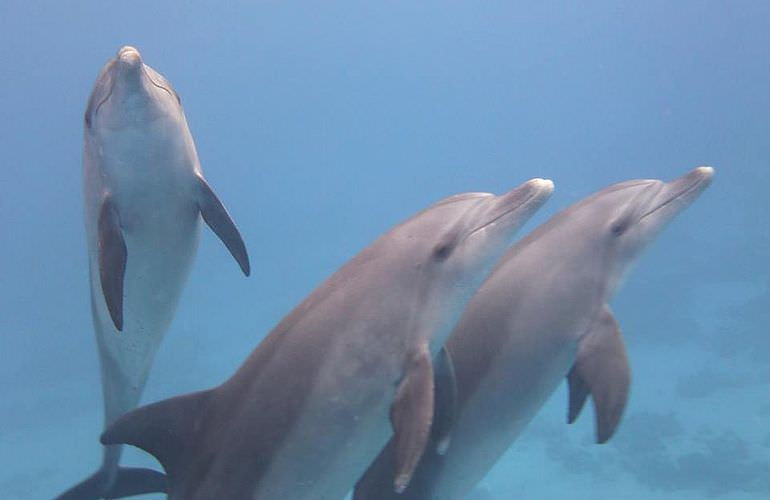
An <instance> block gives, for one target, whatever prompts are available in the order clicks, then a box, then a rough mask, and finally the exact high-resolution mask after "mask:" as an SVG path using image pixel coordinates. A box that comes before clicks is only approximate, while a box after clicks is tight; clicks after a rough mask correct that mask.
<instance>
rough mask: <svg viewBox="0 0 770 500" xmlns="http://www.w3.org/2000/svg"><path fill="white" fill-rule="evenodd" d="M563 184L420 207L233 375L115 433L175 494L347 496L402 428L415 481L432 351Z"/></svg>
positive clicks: (399, 439)
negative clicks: (144, 454) (153, 462)
mask: <svg viewBox="0 0 770 500" xmlns="http://www.w3.org/2000/svg"><path fill="white" fill-rule="evenodd" d="M552 190H553V184H552V183H551V182H550V181H544V180H542V179H534V180H531V181H529V182H527V183H525V184H523V185H522V186H520V187H519V188H517V189H514V190H512V191H510V192H508V193H506V194H504V195H502V196H493V195H491V194H485V193H466V194H462V195H457V196H453V197H450V198H447V199H445V200H443V201H441V202H439V203H437V204H435V205H433V206H431V207H430V208H428V209H426V210H424V211H422V212H420V213H419V214H417V215H415V216H414V217H412V218H410V219H409V220H407V221H406V222H404V223H402V224H401V225H399V226H397V227H395V228H393V229H392V230H391V231H389V232H388V233H386V234H384V235H383V236H381V237H380V238H379V239H378V240H376V241H375V242H374V243H373V244H371V245H370V246H369V247H367V248H366V249H364V250H363V251H361V252H360V253H359V254H358V255H357V256H356V257H354V258H353V259H351V260H350V261H348V263H347V264H345V265H344V266H343V267H342V268H341V269H340V270H338V271H337V272H336V273H334V274H333V275H332V276H331V277H330V278H329V279H328V280H326V281H325V282H324V283H323V284H321V285H320V286H319V287H318V288H317V289H316V290H315V291H314V292H313V293H312V294H311V295H310V296H309V297H308V298H307V299H305V301H303V302H302V303H301V304H300V305H299V306H298V307H297V308H295V309H294V311H292V312H291V313H290V314H289V315H288V316H287V317H286V318H284V319H283V320H282V321H281V322H280V323H279V324H278V325H277V326H276V327H275V328H274V329H273V331H272V332H270V334H269V335H268V336H267V337H266V338H265V339H264V340H263V341H262V342H261V343H260V344H259V346H258V347H257V348H256V349H255V350H254V351H253V352H252V354H251V355H250V356H249V358H248V359H247V360H246V361H245V362H244V363H243V365H242V366H241V367H240V369H238V370H237V372H236V373H235V374H234V375H233V376H232V377H231V378H230V379H229V380H227V381H226V382H225V383H223V384H222V385H220V386H219V387H217V388H215V389H212V390H208V391H203V392H199V393H194V394H188V395H185V396H180V397H177V398H172V399H168V400H165V401H161V402H159V403H155V404H152V405H149V406H145V407H143V408H139V409H137V410H134V411H132V412H131V413H129V414H127V415H124V416H123V417H121V418H119V419H118V420H117V421H116V422H115V423H114V424H113V425H112V426H110V427H109V428H108V429H107V430H106V431H105V433H104V434H103V435H102V442H103V443H105V444H118V443H129V444H133V445H135V446H138V447H140V448H143V449H144V450H146V451H148V452H149V453H151V454H153V455H154V456H155V457H156V458H157V459H158V460H159V461H160V462H161V464H162V465H163V467H164V469H165V470H166V473H167V474H168V479H169V496H170V498H174V499H184V500H196V499H199V500H203V499H219V498H222V499H228V500H242V499H262V500H275V499H292V500H341V499H342V498H343V497H344V496H345V495H346V493H348V491H350V490H351V489H352V488H353V485H354V484H355V481H356V479H358V477H359V476H360V475H361V474H362V473H363V472H364V470H365V469H366V466H367V465H368V464H369V463H370V462H371V461H372V459H374V457H375V456H376V454H377V452H378V451H379V450H380V449H381V448H382V446H383V445H384V444H385V443H386V442H387V440H388V438H389V436H390V435H391V433H392V432H395V440H396V443H397V445H396V449H397V466H396V468H395V470H394V471H393V474H392V475H391V477H390V478H389V484H390V487H391V488H397V489H402V488H404V487H405V486H406V485H407V484H408V483H409V479H410V477H411V474H412V471H413V469H414V466H415V465H416V464H417V461H418V460H419V458H420V455H421V454H422V452H423V449H424V446H425V443H426V441H427V439H428V433H429V429H430V426H431V422H432V421H433V413H434V398H433V373H434V363H433V362H432V358H433V357H434V355H435V354H436V353H437V351H438V349H439V348H440V346H441V345H442V344H443V343H444V341H445V339H446V336H447V335H448V333H449V331H450V330H451V327H452V325H453V323H454V320H455V319H456V318H457V317H458V316H459V314H460V312H461V311H462V308H463V307H464V305H465V303H466V302H467V300H468V299H469V298H470V296H471V295H472V293H473V292H474V291H475V289H476V288H477V287H478V285H479V284H480V283H481V281H482V279H483V277H484V275H485V274H486V272H487V270H488V269H490V268H491V266H492V265H493V264H494V261H495V260H496V258H497V257H499V255H500V254H502V252H503V251H504V250H505V248H506V246H507V243H508V241H509V239H510V237H511V236H512V235H513V233H514V231H515V230H516V229H517V228H518V227H519V226H520V225H521V224H522V223H523V222H524V221H526V220H527V219H528V218H529V217H530V215H532V213H533V212H534V211H535V210H536V209H537V208H538V207H540V206H541V205H542V203H543V202H544V201H545V200H546V199H547V198H548V197H549V196H550V194H551V192H552ZM436 367H437V368H436V369H438V370H440V369H441V368H440V364H436ZM436 404H437V405H439V404H440V403H439V402H436Z"/></svg>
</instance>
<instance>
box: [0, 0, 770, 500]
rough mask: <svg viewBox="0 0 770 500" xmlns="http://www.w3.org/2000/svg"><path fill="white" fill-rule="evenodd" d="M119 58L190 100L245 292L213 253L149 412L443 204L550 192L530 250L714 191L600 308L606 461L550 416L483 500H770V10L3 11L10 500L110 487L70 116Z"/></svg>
mask: <svg viewBox="0 0 770 500" xmlns="http://www.w3.org/2000/svg"><path fill="white" fill-rule="evenodd" d="M362 4H363V5H362ZM123 44H132V45H135V46H137V47H138V48H139V49H140V50H141V51H142V54H143V56H144V58H145V60H146V62H147V63H148V64H150V65H151V66H153V67H155V68H156V69H158V70H159V71H161V72H162V73H163V74H165V75H166V76H167V77H168V79H169V80H170V81H171V82H172V83H173V84H174V85H175V87H176V89H177V90H178V92H179V94H180V95H181V97H182V102H183V104H184V106H185V109H186V113H187V117H188V121H189V123H190V126H191V129H192V132H193V135H194V136H195V139H196V142H197V146H198V151H199V153H200V156H201V161H202V165H203V169H204V171H205V172H206V176H207V178H208V180H209V182H210V183H211V184H212V185H213V186H214V188H215V189H216V190H217V192H218V194H219V196H220V198H221V199H222V200H223V201H224V202H225V204H226V205H227V206H228V208H229V210H230V212H231V213H232V215H233V217H234V219H235V220H236V221H237V223H238V224H239V227H240V229H241V232H242V234H243V236H244V239H245V240H246V242H247V245H248V246H249V250H250V253H251V256H252V268H253V273H252V277H251V278H249V279H245V278H243V277H242V276H241V275H240V272H239V270H238V268H237V266H236V265H235V264H234V262H232V260H231V258H230V256H229V255H228V254H227V252H226V251H225V250H224V248H223V247H222V246H221V245H220V243H219V242H218V241H217V240H216V238H215V237H214V236H213V235H212V234H211V233H210V232H209V231H205V233H204V237H203V239H202V244H201V248H200V251H199V254H198V256H197V259H196V263H195V266H194V269H193V272H192V274H191V276H190V279H189V282H188V285H187V287H186V289H185V292H184V294H183V298H182V301H181V304H180V307H179V310H178V312H177V315H176V319H175V321H174V323H173V325H172V328H171V330H170V331H169V333H168V335H167V337H166V340H165V342H164V344H163V346H162V348H161V351H160V353H159V355H158V358H157V361H156V365H155V368H154V371H153V373H152V375H151V378H150V382H149V384H148V387H147V390H146V393H145V398H144V400H145V401H153V400H157V399H160V398H165V397H169V396H171V395H174V394H178V393H180V392H187V391H191V390H196V389H200V388H204V387H209V386H212V385H214V384H217V383H219V382H220V381H222V380H223V379H224V378H226V377H227V376H228V375H229V374H230V373H232V371H233V370H234V369H235V368H236V367H237V366H238V364H239V363H240V362H241V360H242V359H243V358H244V357H245V356H246V355H247V354H248V353H249V352H250V351H251V350H252V349H253V348H254V346H255V345H256V344H257V342H258V341H259V340H260V338H261V337H262V336H263V335H264V334H265V333H266V332H267V331H268V330H269V329H270V328H271V327H272V326H273V325H274V324H275V323H276V322H277V321H278V320H279V319H280V318H281V317H282V316H283V315H284V314H285V313H286V312H288V311H289V310H290V309H291V308H292V307H293V306H294V305H295V304H296V303H297V302H298V301H299V300H300V299H301V298H303V297H304V296H305V295H306V294H307V293H309V292H310V291H311V290H312V289H313V288H314V286H315V285H316V284H318V283H319V282H320V281H321V280H322V279H323V278H325V277H326V276H328V275H329V274H330V273H331V272H333V271H334V270H335V269H336V268H337V267H338V266H340V265H341V264H342V263H343V262H344V261H345V260H346V259H348V258H349V257H350V256H352V255H353V254H354V253H355V252H357V251H358V250H359V249H361V248H362V247H363V246H365V245H366V244H367V243H368V242H370V241H371V240H372V239H373V238H375V237H376V236H377V235H379V234H380V233H382V232H383V231H385V230H386V229H387V228H389V227H390V226H391V225H392V224H394V223H396V222H398V221H400V220H402V219H404V218H406V217H407V216H408V215H410V214H412V213H413V212H415V211H416V210H418V209H420V208H422V207H424V206H426V205H427V204H428V203H430V202H432V201H434V200H436V199H438V198H441V197H443V196H445V195H448V194H451V193H455V192H461V191H480V190H482V191H491V192H496V193H500V192H503V191H506V190H508V189H510V188H511V187H513V186H515V185H518V184H519V183H521V182H523V181H524V180H526V179H528V178H531V177H547V178H552V179H553V180H554V181H555V183H556V193H555V194H554V196H553V197H552V199H551V201H550V202H549V203H548V204H547V205H546V207H545V208H544V209H543V210H541V213H540V214H539V215H538V216H537V217H536V218H535V219H534V220H533V222H532V223H531V224H530V225H529V226H528V228H531V227H533V225H534V224H536V223H538V222H541V221H542V220H544V218H545V217H547V216H549V215H551V214H553V213H554V212H555V211H557V210H558V209H560V208H563V207H564V206H566V205H568V204H570V203H573V202H574V201H576V200H578V199H580V198H581V197H583V196H585V195H587V194H589V193H591V192H593V191H595V190H597V189H599V188H601V187H603V186H605V185H607V184H609V183H612V182H616V181H620V180H625V179H628V178H642V177H643V178H651V177H654V178H662V179H664V180H666V179H671V178H673V177H676V176H678V175H680V174H682V173H684V172H685V171H687V170H689V169H691V168H693V167H695V166H697V165H701V164H709V165H713V166H714V167H715V168H716V170H717V175H716V178H715V180H714V183H713V185H712V187H711V188H710V189H709V190H708V191H706V192H705V193H704V195H703V196H702V197H701V198H700V199H699V200H698V201H697V202H696V203H695V204H694V205H693V206H692V207H691V208H690V209H688V210H687V211H686V212H685V213H683V214H682V215H681V216H680V217H679V218H678V219H677V220H676V221H675V222H674V223H673V224H672V225H671V226H669V227H668V229H667V230H666V232H665V233H664V234H663V235H662V236H661V238H660V240H659V241H658V242H657V243H656V244H655V245H654V246H653V247H652V248H651V249H650V250H649V251H648V252H647V254H646V255H645V256H644V258H643V259H642V262H641V263H640V264H639V266H638V267H637V268H636V270H635V272H633V273H632V274H631V276H630V279H629V280H628V282H627V284H626V286H625V288H624V290H622V291H621V293H620V294H619V295H618V297H617V300H616V301H615V302H614V304H613V307H614V310H615V312H616V317H617V318H618V320H619V322H620V323H621V326H622V328H623V331H624V333H625V338H626V342H627V344H628V350H629V353H630V357H631V362H632V368H633V387H632V395H631V400H630V404H629V407H628V409H627V413H626V417H625V419H624V422H623V424H622V425H621V427H620V429H619V431H618V433H617V435H616V437H615V438H614V439H613V440H612V441H611V442H610V443H609V444H607V445H604V446H597V445H594V444H591V437H592V432H593V429H592V426H593V422H592V419H591V418H590V417H591V415H590V412H587V413H586V415H584V416H583V417H582V418H581V419H580V421H579V423H578V424H576V425H575V426H572V427H568V426H567V425H565V424H564V422H563V420H564V414H565V412H566V395H565V393H564V391H563V389H560V391H558V392H557V393H556V394H554V396H553V398H552V399H551V400H550V402H549V404H548V405H547V406H546V407H545V408H544V409H543V410H542V411H541V413H540V414H539V415H538V417H537V418H536V420H535V421H534V422H533V423H532V424H531V426H530V427H529V429H528V432H527V433H525V435H523V436H522V437H521V438H520V439H519V440H518V441H517V442H516V444H515V445H514V446H513V448H511V450H510V452H509V453H508V455H506V457H504V459H503V460H502V461H501V462H500V463H499V464H498V466H497V467H496V468H495V469H494V470H493V471H492V472H491V473H490V475H489V476H488V477H487V479H486V480H485V481H484V483H483V484H482V485H481V490H480V491H479V492H478V495H477V498H478V499H482V498H485V499H490V498H491V499H510V498H526V499H557V498H567V497H569V498H572V499H579V500H580V499H587V500H600V499H608V498H621V497H622V498H629V499H653V500H655V499H667V498H677V499H680V498H681V499H702V498H707V497H713V498H719V499H731V500H732V499H736V500H737V499H741V500H746V499H757V498H770V397H769V396H768V394H770V390H769V389H770V365H768V363H767V361H766V359H767V357H768V352H770V340H768V338H770V337H769V336H768V330H767V328H768V327H767V325H768V323H770V313H768V311H769V310H770V273H768V265H767V258H768V255H770V228H769V227H768V222H767V220H768V216H770V210H769V209H768V196H767V191H768V190H769V189H770V174H769V173H768V168H769V167H770V140H769V139H768V137H770V3H767V2H764V1H753V2H752V1H745V2H739V3H738V2H736V3H733V2H695V1H682V2H676V3H673V2H667V1H657V0H656V1H648V2H610V1H607V2H586V3H583V2H539V3H537V6H532V5H529V6H525V5H515V3H514V2H483V3H481V2H419V3H418V2H377V3H375V2H349V3H348V2H334V3H332V2H313V3H311V2H303V3H297V2H259V3H257V2H221V3H219V4H216V6H215V4H214V3H213V2H176V3H171V2H130V3H129V2H121V3H119V2H83V1H68V2H53V1H39V2H37V1H36V2H27V1H21V0H4V1H3V2H2V3H0V110H1V111H2V117H3V120H2V122H0V155H1V156H0V228H1V229H2V235H3V236H2V239H1V240H0V241H1V242H2V244H1V245H0V498H3V499H46V498H50V497H52V496H53V495H54V494H56V493H59V492H61V491H62V489H64V488H65V487H68V486H70V485H71V484H73V483H74V482H76V481H78V480H80V479H82V478H83V477H85V476H86V475H87V474H89V473H90V472H92V471H93V469H94V468H95V467H96V466H97V464H98V462H99V458H100V449H99V447H98V446H97V441H96V440H97V436H98V434H99V432H100V429H101V418H102V417H101V411H102V409H101V408H102V407H101V389H100V382H99V378H98V365H97V357H96V349H95V345H94V340H93V333H92V329H91V318H90V312H89V303H88V290H87V268H86V248H85V236H84V231H83V224H82V215H81V213H82V196H81V147H82V113H83V110H84V108H85V104H86V99H87V96H88V93H89V92H90V89H91V85H92V84H93V81H94V79H95V77H96V74H97V72H98V70H99V69H100V67H101V66H102V64H103V63H104V62H105V61H106V60H107V59H109V58H110V57H112V56H113V54H114V53H115V51H116V50H117V48H118V47H119V46H121V45H123ZM125 462H126V463H136V464H145V465H150V466H154V465H155V463H154V461H153V460H152V459H151V458H150V457H148V456H146V455H144V454H142V453H141V452H139V451H136V450H133V449H132V450H129V451H128V453H127V455H126V459H125Z"/></svg>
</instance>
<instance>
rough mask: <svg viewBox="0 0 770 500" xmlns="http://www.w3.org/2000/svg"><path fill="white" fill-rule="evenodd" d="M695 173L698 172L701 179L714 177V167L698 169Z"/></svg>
mask: <svg viewBox="0 0 770 500" xmlns="http://www.w3.org/2000/svg"><path fill="white" fill-rule="evenodd" d="M695 171H696V172H698V174H700V175H701V176H703V177H708V178H711V177H714V167H706V166H703V167H698V168H696V169H695Z"/></svg>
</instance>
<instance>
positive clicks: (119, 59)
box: [60, 47, 249, 499]
mask: <svg viewBox="0 0 770 500" xmlns="http://www.w3.org/2000/svg"><path fill="white" fill-rule="evenodd" d="M84 136H85V145H84V151H83V176H84V195H85V225H86V236H87V239H88V253H89V271H90V285H91V311H92V316H93V323H94V329H95V331H96V341H97V344H98V349H99V357H100V363H101V373H102V387H103V393H104V406H105V427H106V425H109V424H110V423H112V422H113V421H114V420H115V419H116V418H117V417H119V416H120V415H122V414H123V413H125V412H126V411H128V410H131V409H133V408H135V407H136V405H137V403H138V401H139V398H140V396H141V393H142V390H143V388H144V385H145V382H146V380H147V375H148V373H149V371H150V367H151V366H152V361H153V358H154V357H155V353H156V351H157V349H158V347H159V345H160V342H161V340H162V338H163V335H164V334H165V332H166V330H167V329H168V327H169V324H170V323H171V319H172V318H173V316H174V311H175V309H176V306H177V302H178V300H179V295H180V294H181V292H182V287H183V285H184V282H185V280H186V279H187V275H188V273H189V270H190V265H191V264H192V260H193V256H194V255H195V251H196V249H197V245H198V237H199V233H200V219H201V217H202V218H203V220H204V221H206V223H207V224H208V225H209V227H211V229H212V230H213V231H214V232H215V233H216V234H217V236H219V238H220V239H221V240H222V241H223V242H224V244H225V245H226V246H227V248H228V249H229V250H230V253H231V254H232V255H233V257H235V260H236V261H237V262H238V265H239V266H240V268H241V270H242V271H243V273H244V274H246V275H247V276H248V274H249V258H248V255H247V253H246V247H245V246H244V244H243V241H242V239H241V236H240V234H239V233H238V229H237V228H236V227H235V224H234V223H233V221H232V220H231V219H230V216H229V215H228V213H227V211H226V210H225V208H224V206H222V203H221V202H220V201H219V199H218V198H217V196H216V195H215V194H214V192H213V191H212V190H211V188H210V187H209V185H208V184H207V183H206V180H205V179H204V177H203V173H202V171H201V167H200V164H199V162H198V154H197V153H196V151H195V144H194V143H193V138H192V136H191V135H190V130H189V129H188V127H187V120H186V119H185V115H184V111H183V110H182V105H181V102H180V100H179V96H178V95H177V93H176V92H175V91H174V88H173V87H172V86H171V84H170V83H169V82H168V80H166V79H165V78H164V77H163V76H162V75H161V74H160V73H158V72H157V71H155V70H154V69H152V68H151V67H149V66H147V65H146V64H144V63H143V62H142V58H141V56H140V55H139V52H138V51H137V50H136V49H135V48H133V47H122V48H121V49H120V50H119V51H118V54H117V56H116V57H115V58H114V59H112V60H110V61H109V62H107V64H106V65H105V66H104V68H103V69H102V71H101V73H100V74H99V77H98V78H97V80H96V84H95V85H94V89H93V91H92V93H91V97H90V99H89V101H88V107H87V109H86V113H85V134H84ZM120 453H121V447H120V446H107V447H105V449H104V455H103V462H102V466H101V468H100V469H99V470H98V471H97V472H96V473H95V474H94V475H92V476H91V477H90V478H88V479H87V480H85V481H84V482H82V483H80V484H78V485H77V486H75V487H74V488H72V489H71V490H69V491H67V492H66V493H64V494H63V495H62V496H61V497H60V498H64V499H86V498H101V497H103V496H110V497H112V496H124V495H127V494H137V493H142V492H147V491H158V490H159V489H160V490H162V489H163V487H164V481H165V478H164V477H163V475H162V474H160V473H159V472H155V471H150V470H147V469H125V468H119V467H118V462H119V460H120Z"/></svg>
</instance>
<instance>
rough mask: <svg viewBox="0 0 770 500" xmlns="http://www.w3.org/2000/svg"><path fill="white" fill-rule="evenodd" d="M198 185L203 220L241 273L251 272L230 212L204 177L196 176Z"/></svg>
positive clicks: (244, 246)
mask: <svg viewBox="0 0 770 500" xmlns="http://www.w3.org/2000/svg"><path fill="white" fill-rule="evenodd" d="M198 186H199V189H198V208H199V209H200V211H201V216H202V217H203V220H204V221H205V222H206V224H207V225H208V226H209V227H210V228H211V230H212V231H214V234H216V235H217V236H218V237H219V239H220V240H222V243H224V244H225V246H226V247H227V249H228V250H229V251H230V254H231V255H232V256H233V257H234V258H235V261H236V262H238V265H239V266H240V267H241V271H243V274H245V275H246V276H248V275H249V274H251V265H250V264H249V254H248V252H247V251H246V245H245V244H244V243H243V239H242V238H241V233H239V232H238V228H237V227H236V226H235V223H234V222H233V219H232V218H230V214H228V213H227V209H226V208H225V206H224V205H223V204H222V202H221V201H219V198H217V195H216V193H214V191H213V190H212V189H211V186H209V185H208V183H207V182H206V179H204V178H203V177H200V176H198Z"/></svg>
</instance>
